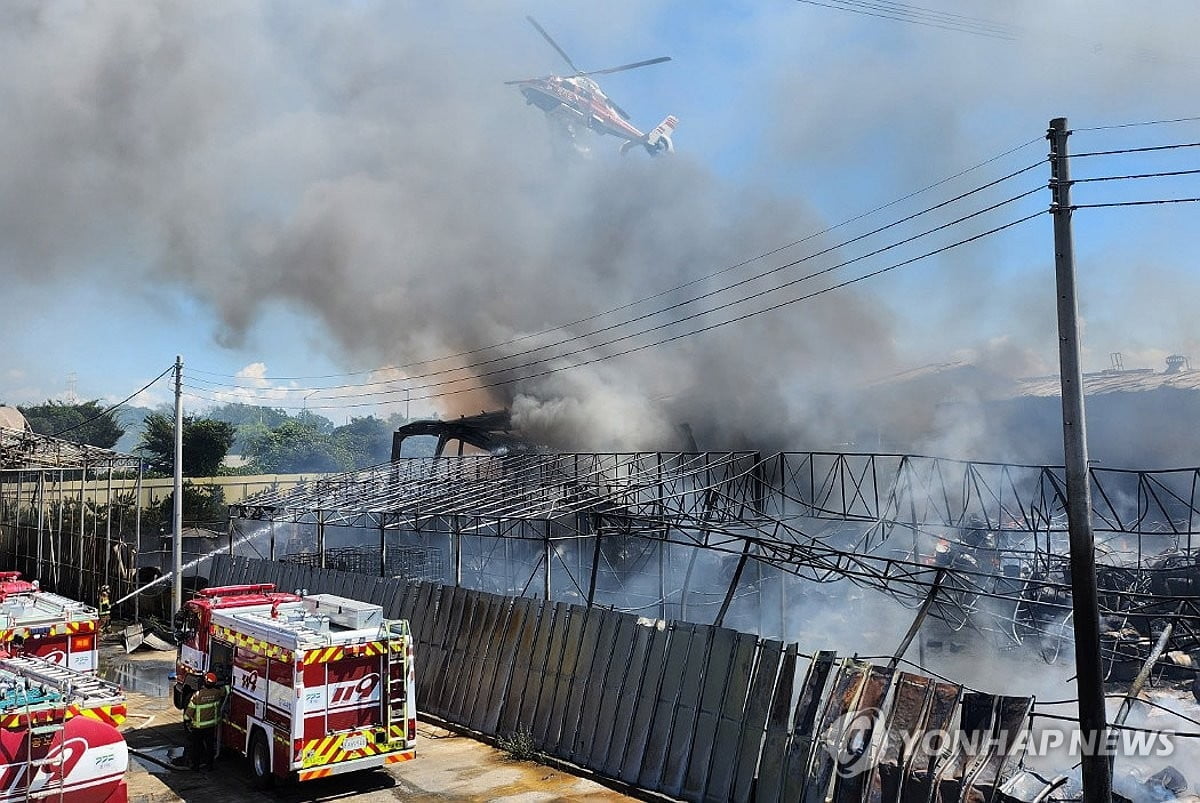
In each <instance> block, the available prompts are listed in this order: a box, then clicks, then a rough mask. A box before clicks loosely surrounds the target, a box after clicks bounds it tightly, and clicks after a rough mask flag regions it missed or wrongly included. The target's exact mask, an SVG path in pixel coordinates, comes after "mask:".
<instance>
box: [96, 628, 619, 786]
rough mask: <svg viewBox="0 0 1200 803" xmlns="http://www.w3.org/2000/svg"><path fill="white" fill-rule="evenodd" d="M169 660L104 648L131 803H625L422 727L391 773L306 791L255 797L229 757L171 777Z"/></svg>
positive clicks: (176, 746)
mask: <svg viewBox="0 0 1200 803" xmlns="http://www.w3.org/2000/svg"><path fill="white" fill-rule="evenodd" d="M174 659H175V656H174V653H156V652H154V651H151V650H139V651H137V652H135V653H134V654H132V655H125V653H124V650H123V648H121V647H120V646H119V645H115V644H113V645H105V648H104V649H103V651H102V654H101V659H100V664H101V673H102V674H103V675H104V676H105V677H107V678H109V679H110V680H115V681H116V682H118V683H121V684H122V685H123V686H124V687H125V689H126V694H127V696H128V705H129V718H128V720H127V721H126V724H125V726H124V727H123V728H122V731H123V733H124V735H125V739H126V741H127V742H128V744H129V747H130V749H131V751H132V752H131V755H130V767H129V771H128V772H127V773H126V781H127V783H128V785H129V799H130V801H131V802H132V803H150V802H151V801H155V802H157V801H176V800H186V801H201V800H202V801H205V803H234V801H239V802H240V801H273V802H275V803H278V801H288V802H291V801H295V803H299V801H329V800H354V801H364V803H367V801H374V802H375V803H379V802H381V801H393V800H431V801H433V800H436V801H509V802H511V803H541V802H542V801H585V802H586V803H609V802H610V801H629V800H634V798H631V797H628V796H626V795H623V794H621V793H619V792H617V791H614V790H612V789H609V788H607V787H605V786H602V785H600V784H598V783H595V782H593V781H591V780H588V779H585V778H580V777H577V776H575V775H571V774H569V773H566V772H562V771H560V770H557V769H553V768H550V767H547V766H544V765H541V764H537V763H534V762H529V761H514V760H512V759H510V758H509V757H508V756H507V755H506V754H505V753H503V752H501V751H499V750H496V749H494V748H492V747H490V746H488V745H486V744H484V743H482V742H478V741H475V740H474V739H470V738H467V737H464V736H460V735H458V734H455V733H452V732H450V731H447V730H445V729H443V728H439V727H436V726H434V725H431V724H428V723H424V722H422V723H420V724H419V727H418V728H417V758H416V759H415V760H413V761H407V762H404V763H402V764H396V765H393V766H392V767H389V768H387V769H379V770H374V771H371V772H362V773H354V774H350V775H343V776H333V777H330V778H323V779H321V780H318V781H310V782H307V783H304V784H292V785H281V786H277V787H276V788H274V789H272V790H270V791H267V792H261V791H258V790H256V789H255V788H254V787H253V785H252V781H251V776H250V772H249V770H248V768H247V767H246V763H245V759H243V758H241V757H239V756H233V755H226V756H222V757H220V758H218V759H217V763H216V768H215V769H213V770H212V771H209V772H192V771H190V770H182V769H170V768H168V767H165V766H163V765H164V764H168V765H169V764H170V760H171V758H172V757H174V756H177V755H179V754H180V753H181V752H182V750H183V744H184V731H183V725H182V724H181V718H180V714H179V712H178V711H176V710H175V709H174V707H172V705H171V699H170V694H169V692H170V683H169V681H168V680H167V675H168V673H170V672H171V671H172V670H173V669H174Z"/></svg>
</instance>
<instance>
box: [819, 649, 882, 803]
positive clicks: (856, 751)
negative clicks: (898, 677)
mask: <svg viewBox="0 0 1200 803" xmlns="http://www.w3.org/2000/svg"><path fill="white" fill-rule="evenodd" d="M892 674H893V670H892V669H891V668H889V667H886V666H872V667H871V668H870V670H869V671H868V672H867V678H866V680H865V681H864V682H863V688H862V691H861V692H860V693H859V695H858V700H856V701H855V703H854V705H853V707H852V708H851V709H850V710H849V711H847V712H846V713H847V715H851V714H853V718H852V722H853V732H852V733H849V734H847V739H846V748H845V749H844V750H843V754H844V756H845V758H846V759H847V761H848V764H847V765H839V766H838V773H837V778H836V780H835V782H834V787H833V799H834V801H836V803H859V801H861V800H863V798H864V797H866V794H867V790H868V788H869V786H870V780H871V766H870V764H869V763H868V762H870V761H871V753H870V749H871V742H872V740H873V739H874V736H875V731H876V729H877V728H879V727H880V726H881V724H882V715H881V712H880V708H881V707H882V706H883V702H884V698H885V697H886V696H887V693H888V689H889V688H890V687H891V683H892Z"/></svg>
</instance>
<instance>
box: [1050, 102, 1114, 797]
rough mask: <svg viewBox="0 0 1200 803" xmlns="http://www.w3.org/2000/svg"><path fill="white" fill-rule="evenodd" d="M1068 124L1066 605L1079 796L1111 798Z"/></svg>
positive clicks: (1057, 229)
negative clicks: (1079, 741) (1075, 697)
mask: <svg viewBox="0 0 1200 803" xmlns="http://www.w3.org/2000/svg"><path fill="white" fill-rule="evenodd" d="M1070 133H1071V132H1070V131H1068V130H1067V119H1066V118H1065V117H1056V118H1055V119H1053V120H1051V121H1050V130H1049V131H1048V132H1047V134H1046V138H1047V139H1048V140H1050V191H1051V193H1052V194H1053V200H1052V203H1051V206H1050V212H1051V214H1052V215H1053V217H1054V274H1055V283H1056V285H1057V289H1058V361H1059V371H1060V374H1061V377H1062V407H1063V446H1064V453H1065V457H1066V462H1065V465H1066V471H1067V527H1068V530H1069V531H1070V536H1071V538H1070V540H1071V606H1072V610H1073V612H1074V613H1073V617H1072V619H1073V624H1074V627H1075V677H1076V683H1077V685H1078V688H1079V729H1080V730H1081V731H1082V736H1083V750H1082V753H1083V755H1082V756H1081V758H1082V762H1081V767H1080V770H1081V772H1080V775H1081V780H1082V781H1083V799H1084V800H1085V801H1087V803H1109V802H1110V801H1111V800H1112V760H1111V757H1110V756H1109V755H1108V738H1107V727H1106V724H1105V712H1104V673H1103V672H1102V671H1101V667H1100V609H1099V605H1098V603H1097V600H1096V551H1095V540H1094V538H1093V536H1092V488H1091V482H1090V477H1089V475H1088V456H1087V425H1086V422H1085V420H1084V413H1083V371H1082V370H1081V368H1080V365H1079V324H1078V320H1077V318H1078V314H1079V303H1078V299H1077V298H1076V295H1075V249H1074V244H1073V243H1072V239H1071V170H1070V165H1069V164H1068V156H1067V137H1068V136H1070Z"/></svg>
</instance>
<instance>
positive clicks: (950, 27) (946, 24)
mask: <svg viewBox="0 0 1200 803" xmlns="http://www.w3.org/2000/svg"><path fill="white" fill-rule="evenodd" d="M798 2H801V3H804V4H806V5H810V6H821V7H822V8H832V9H835V10H837V11H849V12H851V13H854V14H862V15H865V16H868V17H878V18H880V19H887V20H893V21H895V22H906V23H910V24H913V25H923V26H925V27H929V28H941V29H942V30H946V31H959V32H961V33H970V34H975V35H977V36H986V37H988V38H989V39H1008V40H1015V39H1016V38H1017V34H1016V31H1015V30H1014V29H1007V30H1006V29H1005V28H1004V27H1002V26H999V25H998V24H996V23H990V22H987V21H986V20H978V23H977V24H973V25H966V24H961V25H960V24H952V21H951V20H947V19H943V18H940V17H937V16H935V15H933V14H921V13H919V12H920V11H921V9H919V8H918V7H917V6H908V7H907V9H913V10H901V9H892V8H889V7H887V6H882V5H880V4H871V3H865V2H864V3H857V2H853V0H830V2H820V0H798ZM894 5H897V6H903V4H894ZM871 9H874V10H871ZM965 19H970V18H965ZM984 26H994V27H992V28H988V27H984Z"/></svg>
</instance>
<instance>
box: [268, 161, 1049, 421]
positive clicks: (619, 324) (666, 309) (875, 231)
mask: <svg viewBox="0 0 1200 803" xmlns="http://www.w3.org/2000/svg"><path fill="white" fill-rule="evenodd" d="M1042 164H1043V162H1042V161H1041V160H1039V161H1037V162H1034V163H1033V164H1031V165H1028V166H1027V167H1023V168H1021V169H1020V170H1017V171H1015V172H1012V173H1009V174H1008V175H1006V176H1003V177H1001V178H998V179H995V180H994V181H990V182H988V183H986V184H983V185H981V186H978V187H976V188H974V189H972V190H968V191H967V192H964V193H961V194H959V195H957V196H955V197H953V198H950V199H948V200H945V201H942V202H940V203H937V204H934V205H933V206H929V207H926V208H925V209H922V210H921V211H919V212H915V213H913V214H911V215H908V216H906V217H903V218H900V219H899V220H896V221H893V222H891V223H888V224H886V225H884V226H880V227H878V228H876V229H873V230H872V231H869V232H866V233H865V234H860V235H859V236H857V237H853V238H851V239H849V240H845V241H843V242H840V243H837V244H835V245H831V246H829V247H827V248H824V249H822V250H820V251H816V252H814V253H811V254H808V255H806V256H803V257H801V258H799V259H796V260H794V261H792V262H787V263H785V264H783V265H779V266H776V267H774V268H771V269H769V270H765V271H762V272H760V273H756V274H754V275H753V276H749V277H746V278H744V279H740V280H738V281H736V282H733V283H732V284H728V285H725V286H723V287H718V288H715V289H713V290H709V291H708V292H706V293H702V294H701V295H699V296H696V297H694V298H691V299H688V300H685V301H680V302H677V303H675V304H671V305H669V306H667V307H663V308H660V309H656V310H652V311H650V312H646V313H643V314H641V315H638V316H635V317H633V318H630V319H627V320H624V321H619V322H617V323H613V324H609V325H608V326H604V327H600V328H598V329H593V330H591V331H588V332H582V333H580V334H576V335H572V336H570V337H566V338H562V339H560V340H557V341H555V342H553V343H546V344H543V345H541V346H536V347H534V348H530V349H526V350H525V351H519V352H515V353H512V354H507V355H503V356H500V357H493V358H490V359H486V360H479V361H476V362H473V363H468V364H466V365H460V366H457V367H454V368H443V369H441V370H437V371H427V372H425V373H420V374H413V375H410V376H407V377H405V379H404V380H383V381H379V382H366V383H361V384H355V385H329V386H325V387H319V388H312V387H302V388H281V389H279V390H280V391H282V392H287V393H300V392H310V391H311V392H312V393H317V392H319V391H323V390H343V389H362V388H367V387H375V386H380V385H383V386H391V385H394V384H396V382H398V381H404V382H405V387H403V388H392V389H390V390H381V391H378V393H381V394H382V393H402V392H403V393H407V392H410V391H412V390H422V389H425V388H428V387H431V385H429V384H425V385H411V384H409V383H410V382H411V381H412V380H417V379H427V378H430V377H435V376H443V375H445V374H450V373H455V372H459V371H467V370H470V369H472V368H480V367H483V366H487V365H493V364H495V363H499V362H504V361H508V360H515V359H517V358H520V357H527V356H530V355H533V354H536V353H538V352H544V351H547V350H549V349H553V348H557V347H559V346H563V345H569V344H570V343H573V342H577V341H581V340H585V339H587V338H590V337H594V336H596V335H600V334H604V333H605V332H611V331H614V330H616V329H620V328H622V327H624V326H628V325H630V324H634V323H637V322H639V321H644V320H647V319H649V318H653V317H655V316H658V315H662V314H665V313H667V312H672V311H674V310H677V309H681V308H683V307H686V306H688V305H690V304H695V303H697V302H699V301H703V300H705V299H707V298H712V297H714V296H717V295H720V294H722V293H726V292H728V291H730V290H733V289H735V288H737V287H741V286H743V285H747V284H750V283H752V282H755V281H758V280H759V279H763V278H766V277H767V276H770V275H773V274H775V273H778V272H780V271H783V270H787V269H789V268H793V267H795V266H796V265H799V264H801V263H803V262H807V261H809V260H811V259H815V258H817V257H820V256H824V255H826V254H829V253H831V252H833V251H836V250H838V249H840V248H844V247H846V246H848V245H852V244H854V243H856V242H860V241H862V240H865V239H867V238H868V237H872V236H874V235H876V234H880V233H881V232H884V231H887V230H889V229H892V228H895V227H896V226H899V225H901V224H904V223H908V222H910V221H912V220H915V219H916V218H918V217H921V216H922V215H925V214H928V213H930V212H933V211H936V210H938V209H942V208H944V207H946V206H949V205H950V204H953V203H956V202H958V201H961V200H963V199H964V198H968V197H970V196H972V195H974V194H976V193H979V192H982V191H983V190H986V189H990V188H992V187H995V186H997V185H999V184H1002V183H1003V182H1005V181H1008V180H1010V179H1013V178H1015V177H1017V176H1020V175H1022V174H1024V173H1027V172H1029V171H1030V170H1033V169H1034V168H1037V167H1040V166H1041V165H1042ZM1040 190H1041V187H1036V188H1034V189H1032V190H1030V191H1029V192H1027V193H1025V195H1030V194H1032V193H1034V192H1038V191H1040ZM1019 197H1023V196H1018V198H1019ZM1013 200H1016V199H1010V200H1009V201H1005V202H1003V203H1002V204H1000V205H1003V204H1004V203H1010V202H1011V201H1013ZM994 208H997V207H989V208H988V209H985V210H982V211H984V212H986V211H990V210H991V209H994ZM978 214H981V212H977V213H975V214H972V215H967V216H966V217H962V218H959V219H958V220H955V221H951V222H950V223H948V224H945V225H943V226H939V227H938V228H935V229H930V230H929V231H927V232H923V233H922V234H920V235H917V236H918V237H920V236H924V235H925V234H929V233H932V232H935V231H938V230H940V229H942V228H946V227H948V226H950V225H954V224H955V223H960V222H963V221H964V220H967V219H969V218H971V217H975V216H976V215H978ZM909 241H910V240H906V241H903V242H909ZM903 242H902V243H899V244H903ZM892 247H895V246H889V247H888V248H885V249H881V250H880V251H875V252H872V253H870V254H867V256H874V255H875V254H877V253H881V252H882V251H884V250H889V249H890V248H892ZM842 264H843V265H845V264H849V263H842ZM837 267H841V266H834V268H827V269H826V270H824V271H820V272H818V273H816V274H809V275H808V276H804V277H801V278H800V279H798V280H795V281H805V280H807V279H810V278H812V277H813V276H818V275H821V274H822V273H827V272H829V271H831V270H834V269H836V268H837ZM792 283H794V282H788V283H784V284H782V285H778V286H776V287H772V288H768V289H767V290H766V291H764V292H773V291H774V290H778V289H782V288H785V287H788V286H790V285H791V284H792ZM754 297H755V296H749V297H747V299H743V300H748V299H749V298H754ZM731 303H740V301H735V302H731ZM722 308H723V307H722V306H720V305H718V306H717V307H714V308H713V310H712V311H717V310H720V309H722ZM696 314H705V311H701V312H699V313H696ZM689 317H692V316H685V317H683V318H680V319H678V320H676V321H674V322H672V323H679V322H682V321H685V320H688V319H689ZM667 325H670V324H667ZM644 331H645V330H644ZM644 331H643V333H644ZM649 331H653V330H649ZM601 345H606V344H601ZM572 353H574V352H569V353H568V354H567V355H559V356H569V355H570V354H572ZM526 365H527V364H526ZM526 365H522V366H516V367H518V368H520V367H526ZM500 370H512V369H511V368H510V369H500ZM487 375H488V374H484V376H487ZM472 378H474V377H460V378H459V379H457V380H453V381H466V380H468V379H472ZM337 395H338V394H333V395H332V396H328V397H327V398H336V396H337Z"/></svg>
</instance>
